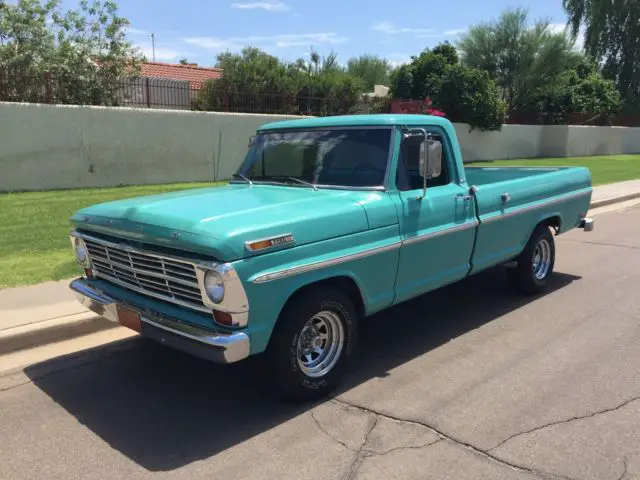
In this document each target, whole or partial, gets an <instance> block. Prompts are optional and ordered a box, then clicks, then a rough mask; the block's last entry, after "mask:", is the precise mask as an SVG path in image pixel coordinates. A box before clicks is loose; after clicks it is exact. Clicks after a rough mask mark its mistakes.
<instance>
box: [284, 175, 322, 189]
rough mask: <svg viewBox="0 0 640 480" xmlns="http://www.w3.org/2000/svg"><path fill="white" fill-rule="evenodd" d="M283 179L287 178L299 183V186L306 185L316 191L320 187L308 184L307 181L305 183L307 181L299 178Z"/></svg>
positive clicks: (289, 178)
mask: <svg viewBox="0 0 640 480" xmlns="http://www.w3.org/2000/svg"><path fill="white" fill-rule="evenodd" d="M283 178H286V179H287V180H291V181H294V182H298V183H299V184H301V185H305V186H307V187H311V188H313V189H314V190H318V187H316V186H315V185H314V184H313V183H311V182H307V181H305V180H300V179H299V178H296V177H283Z"/></svg>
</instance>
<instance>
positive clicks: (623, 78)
mask: <svg viewBox="0 0 640 480" xmlns="http://www.w3.org/2000/svg"><path fill="white" fill-rule="evenodd" d="M562 5H563V7H564V10H565V11H566V12H567V14H568V15H569V24H570V26H571V33H572V35H573V37H574V38H576V37H577V35H578V34H579V32H580V27H585V38H584V47H585V50H586V52H587V53H588V54H589V55H590V56H591V57H592V58H593V59H595V60H597V61H598V62H600V61H602V62H603V73H604V75H605V77H607V78H609V79H612V80H613V81H614V82H615V84H616V86H617V88H618V90H619V92H620V94H621V95H622V99H623V101H624V102H625V103H626V104H627V105H628V106H631V107H633V106H635V107H636V108H637V107H640V41H639V40H638V39H640V0H615V1H611V0H607V1H605V0H563V2H562Z"/></svg>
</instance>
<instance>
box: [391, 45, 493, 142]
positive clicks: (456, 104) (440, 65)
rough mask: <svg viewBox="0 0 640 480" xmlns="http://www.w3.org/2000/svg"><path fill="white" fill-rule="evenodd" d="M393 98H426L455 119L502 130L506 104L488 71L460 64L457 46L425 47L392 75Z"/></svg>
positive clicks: (479, 126) (474, 125) (447, 115)
mask: <svg viewBox="0 0 640 480" xmlns="http://www.w3.org/2000/svg"><path fill="white" fill-rule="evenodd" d="M391 95H392V97H393V98H404V99H414V100H422V99H425V98H430V99H432V101H433V106H434V107H436V108H437V109H439V110H442V111H444V113H445V115H446V117H447V118H448V119H450V120H451V121H454V122H465V123H468V124H469V125H471V126H472V127H473V128H480V129H482V130H500V128H501V126H502V122H503V120H504V116H505V105H504V102H503V101H502V99H501V98H500V91H499V90H498V88H497V87H496V84H495V83H494V81H493V80H491V78H489V74H488V73H487V72H486V71H483V70H481V69H477V68H470V67H468V66H466V65H462V64H460V62H459V60H458V55H457V53H456V52H455V48H454V47H452V46H451V45H449V44H446V43H445V44H440V45H438V46H436V47H435V48H433V49H431V50H430V49H425V50H424V51H423V52H422V53H420V55H418V56H413V57H411V61H410V62H409V63H407V64H405V65H402V66H400V67H398V68H397V69H396V70H395V71H394V72H393V73H392V74H391Z"/></svg>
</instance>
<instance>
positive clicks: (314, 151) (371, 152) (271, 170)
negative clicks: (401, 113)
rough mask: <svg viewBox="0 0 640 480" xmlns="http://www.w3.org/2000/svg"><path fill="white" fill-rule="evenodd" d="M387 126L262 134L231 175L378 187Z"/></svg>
mask: <svg viewBox="0 0 640 480" xmlns="http://www.w3.org/2000/svg"><path fill="white" fill-rule="evenodd" d="M391 132H392V130H391V129H388V128H384V129H381V128H376V129H365V128H363V129H344V130H339V129H331V130H309V131H302V130H296V131H287V132H273V133H262V134H259V135H257V136H256V137H255V139H254V141H253V143H252V145H251V148H250V149H249V152H248V153H247V155H246V157H245V159H244V161H243V162H242V165H241V166H240V168H239V169H238V172H237V173H236V177H238V178H243V179H244V180H250V181H251V182H256V183H260V182H261V181H264V182H277V183H286V184H291V185H296V186H300V187H304V186H307V187H311V186H315V185H318V186H323V185H326V186H343V187H379V186H381V185H383V184H384V177H385V173H386V169H387V162H388V159H389V148H390V145H391Z"/></svg>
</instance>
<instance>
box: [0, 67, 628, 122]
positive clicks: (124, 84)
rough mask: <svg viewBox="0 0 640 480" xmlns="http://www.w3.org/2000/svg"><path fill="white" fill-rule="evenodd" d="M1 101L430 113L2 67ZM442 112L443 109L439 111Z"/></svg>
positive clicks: (417, 104)
mask: <svg viewBox="0 0 640 480" xmlns="http://www.w3.org/2000/svg"><path fill="white" fill-rule="evenodd" d="M0 102H26V103H46V104H67V105H101V106H109V107H136V108H154V109H172V110H197V111H212V112H233V113H263V114H280V115H311V116H327V115H343V114H368V113H425V112H426V113H429V110H426V111H425V109H424V101H423V100H398V99H396V100H391V99H389V98H387V97H372V96H367V95H347V94H345V95H344V96H342V97H324V96H320V95H317V94H314V92H313V91H312V90H310V89H304V90H302V91H301V92H297V93H264V92H243V91H236V90H227V89H221V88H218V87H217V85H216V83H215V81H206V82H194V81H188V80H174V79H165V78H150V77H125V78H108V77H101V76H91V77H90V78H83V77H79V76H70V75H54V74H44V75H39V76H34V75H16V74H9V73H6V72H3V71H2V70H0ZM443 114H444V116H446V115H447V112H446V111H445V112H443ZM505 123H509V124H526V125H545V124H565V125H615V126H640V113H638V114H630V113H628V112H627V113H625V114H619V115H615V116H608V115H600V114H598V113H595V114H594V113H571V114H568V115H566V116H564V117H563V118H561V119H557V118H554V119H553V120H550V119H547V118H545V117H544V116H541V114H540V112H515V113H513V114H511V115H509V116H508V117H507V118H505Z"/></svg>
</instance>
